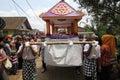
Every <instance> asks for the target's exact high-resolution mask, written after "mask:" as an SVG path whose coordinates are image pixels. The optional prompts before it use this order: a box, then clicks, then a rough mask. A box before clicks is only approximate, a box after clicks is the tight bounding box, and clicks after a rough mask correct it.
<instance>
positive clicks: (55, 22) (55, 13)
mask: <svg viewBox="0 0 120 80" xmlns="http://www.w3.org/2000/svg"><path fill="white" fill-rule="evenodd" d="M83 15H84V14H83V13H82V12H78V11H76V10H75V9H74V8H72V7H71V6H70V5H69V4H67V3H66V2H65V1H64V0H61V1H60V2H58V3H57V4H56V5H55V6H53V7H52V8H51V9H50V10H48V11H47V12H46V13H42V14H41V15H40V17H41V18H42V19H43V20H44V21H45V22H46V34H48V35H49V34H50V33H52V34H58V33H60V32H63V31H64V32H65V34H77V33H78V21H79V20H81V19H82V16H83ZM50 26H51V27H50ZM50 28H52V32H50V30H51V29H50Z"/></svg>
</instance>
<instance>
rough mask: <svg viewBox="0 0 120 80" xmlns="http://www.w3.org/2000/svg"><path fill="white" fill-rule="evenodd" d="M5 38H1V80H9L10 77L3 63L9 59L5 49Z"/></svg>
mask: <svg viewBox="0 0 120 80" xmlns="http://www.w3.org/2000/svg"><path fill="white" fill-rule="evenodd" d="M3 39H4V38H3V37H1V36H0V80H9V78H8V75H7V73H6V71H5V69H4V67H3V62H4V61H5V60H6V59H7V55H6V53H5V51H4V49H3Z"/></svg>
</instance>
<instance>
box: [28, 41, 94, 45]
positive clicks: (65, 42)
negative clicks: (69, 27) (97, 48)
mask: <svg viewBox="0 0 120 80" xmlns="http://www.w3.org/2000/svg"><path fill="white" fill-rule="evenodd" d="M43 43H44V42H30V44H31V45H41V44H43ZM45 43H46V44H47V45H53V44H69V43H70V42H69V41H68V42H67V41H58V42H45ZM72 43H73V44H91V43H93V42H92V41H72Z"/></svg>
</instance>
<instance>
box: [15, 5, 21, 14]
mask: <svg viewBox="0 0 120 80" xmlns="http://www.w3.org/2000/svg"><path fill="white" fill-rule="evenodd" d="M14 6H15V9H16V11H17V13H18V15H20V13H19V11H18V8H17V6H16V4H15V3H14Z"/></svg>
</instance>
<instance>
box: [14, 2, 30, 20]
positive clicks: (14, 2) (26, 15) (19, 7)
mask: <svg viewBox="0 0 120 80" xmlns="http://www.w3.org/2000/svg"><path fill="white" fill-rule="evenodd" d="M12 1H13V3H14V4H16V6H17V7H19V8H20V9H21V10H22V11H23V12H24V13H25V15H26V16H28V17H29V18H30V16H29V15H28V14H27V13H26V12H25V11H24V10H23V9H22V8H21V7H20V6H19V5H18V4H17V3H16V2H15V1H14V0H12Z"/></svg>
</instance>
